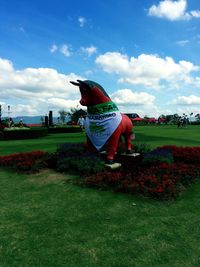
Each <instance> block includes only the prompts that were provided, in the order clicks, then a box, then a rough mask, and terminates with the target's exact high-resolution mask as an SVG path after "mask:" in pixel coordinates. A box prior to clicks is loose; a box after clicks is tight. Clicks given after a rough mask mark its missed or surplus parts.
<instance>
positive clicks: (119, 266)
mask: <svg viewBox="0 0 200 267" xmlns="http://www.w3.org/2000/svg"><path fill="white" fill-rule="evenodd" d="M135 132H136V138H137V142H141V143H146V142H147V143H148V144H151V145H152V146H157V145H164V144H176V145H184V146H186V145H190V146H195V145H197V146H199V145H200V144H199V140H200V131H199V127H198V126H194V127H188V128H186V129H177V128H176V127H173V126H163V127H155V126H150V127H135ZM157 136H158V137H157ZM84 138H85V137H84V134H73V135H67V134H59V135H50V136H48V137H46V138H42V139H36V140H23V141H20V140H18V141H6V142H4V141H1V142H0V149H1V154H2V155H3V154H9V153H11V152H12V153H13V152H19V151H26V150H27V151H28V150H29V151H31V150H36V149H41V150H47V151H55V149H56V147H57V144H58V143H63V142H69V141H71V142H82V141H84ZM70 178H71V177H69V176H68V175H64V174H58V173H55V172H54V171H52V170H44V171H42V172H41V173H38V174H31V175H27V174H17V173H14V172H11V171H8V170H7V171H6V170H4V169H1V170H0V266H1V267H25V266H28V267H36V266H41V267H43V266H44V267H60V266H63V267H64V266H67V267H68V266H69V267H76V266H77V267H104V266H105V267H108V266H109V267H126V266H127V267H130V266H131V267H159V266H162V267H198V266H200V239H199V232H200V209H199V206H200V181H199V182H197V183H196V184H194V185H192V186H191V187H190V188H189V189H188V191H187V192H184V194H183V195H182V196H180V197H179V198H178V199H177V200H176V201H171V202H159V201H155V200H151V199H148V198H144V197H139V196H134V195H125V194H121V193H113V192H108V191H101V190H95V189H89V188H81V187H78V186H75V185H72V184H71V183H70V182H68V180H69V179H70Z"/></svg>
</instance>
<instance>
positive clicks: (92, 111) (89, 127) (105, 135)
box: [85, 102, 122, 150]
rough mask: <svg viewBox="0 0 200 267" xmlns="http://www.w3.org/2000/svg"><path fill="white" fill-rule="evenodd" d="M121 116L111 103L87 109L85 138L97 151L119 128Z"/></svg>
mask: <svg viewBox="0 0 200 267" xmlns="http://www.w3.org/2000/svg"><path fill="white" fill-rule="evenodd" d="M121 120H122V115H121V113H120V112H119V110H118V108H117V106H116V105H115V104H114V103H113V102H106V103H102V104H99V105H95V106H91V107H88V114H87V117H86V121H85V129H86V133H87V136H88V137H89V139H90V141H91V142H92V144H93V145H94V146H95V147H96V149H97V150H100V149H101V148H102V146H103V145H104V144H105V143H106V142H107V140H108V139H109V138H110V136H111V135H112V134H113V133H114V131H115V130H116V129H117V127H118V126H119V124H120V122H121Z"/></svg>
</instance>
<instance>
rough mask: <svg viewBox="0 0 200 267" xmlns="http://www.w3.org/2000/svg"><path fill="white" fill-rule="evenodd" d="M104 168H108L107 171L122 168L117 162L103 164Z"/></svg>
mask: <svg viewBox="0 0 200 267" xmlns="http://www.w3.org/2000/svg"><path fill="white" fill-rule="evenodd" d="M105 166H106V167H107V168H108V169H111V170H116V169H118V168H120V167H121V166H122V164H121V163H118V162H115V163H113V164H105Z"/></svg>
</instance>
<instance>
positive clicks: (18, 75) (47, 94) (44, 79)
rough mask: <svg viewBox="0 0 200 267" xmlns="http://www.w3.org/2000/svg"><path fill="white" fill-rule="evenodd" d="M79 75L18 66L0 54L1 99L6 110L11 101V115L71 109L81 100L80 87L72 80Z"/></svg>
mask: <svg viewBox="0 0 200 267" xmlns="http://www.w3.org/2000/svg"><path fill="white" fill-rule="evenodd" d="M77 79H83V77H81V76H78V75H76V74H74V73H70V74H68V75H65V74H61V73H58V72H57V71H56V70H55V69H50V68H38V69H36V68H26V69H23V70H15V69H14V67H13V64H12V62H11V61H9V60H7V59H2V58H0V102H1V103H2V105H3V109H4V110H5V109H6V105H8V104H9V105H11V108H12V115H14V114H15V115H36V114H40V115H42V114H43V115H44V113H47V112H48V110H49V109H50V108H54V109H55V110H57V111H58V110H59V109H61V108H65V109H68V110H69V109H70V108H71V107H76V106H77V105H78V104H79V98H80V93H79V90H78V88H77V87H75V86H73V85H72V84H70V81H71V80H77ZM12 103H17V104H13V105H12ZM12 106H13V107H12Z"/></svg>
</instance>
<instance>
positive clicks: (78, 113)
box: [70, 108, 87, 123]
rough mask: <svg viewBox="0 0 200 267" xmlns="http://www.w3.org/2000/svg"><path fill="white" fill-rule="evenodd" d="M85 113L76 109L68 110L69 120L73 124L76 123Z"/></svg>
mask: <svg viewBox="0 0 200 267" xmlns="http://www.w3.org/2000/svg"><path fill="white" fill-rule="evenodd" d="M86 114H87V112H86V111H85V110H83V109H77V108H71V109H70V116H71V120H72V121H73V122H75V123H77V121H78V119H79V118H80V117H81V116H83V117H85V116H86Z"/></svg>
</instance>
